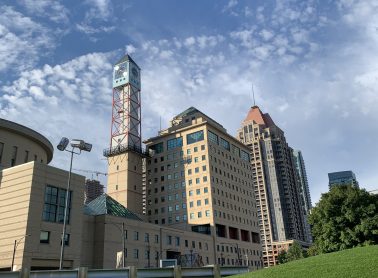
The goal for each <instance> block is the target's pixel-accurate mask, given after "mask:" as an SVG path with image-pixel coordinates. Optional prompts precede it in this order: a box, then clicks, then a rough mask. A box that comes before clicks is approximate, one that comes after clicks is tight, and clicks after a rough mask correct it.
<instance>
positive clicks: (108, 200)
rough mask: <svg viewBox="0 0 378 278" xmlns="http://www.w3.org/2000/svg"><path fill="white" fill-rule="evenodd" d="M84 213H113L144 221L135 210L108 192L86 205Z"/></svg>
mask: <svg viewBox="0 0 378 278" xmlns="http://www.w3.org/2000/svg"><path fill="white" fill-rule="evenodd" d="M84 213H85V214H87V215H104V214H107V215H113V216H118V217H123V218H128V219H133V220H139V221H142V219H140V218H139V217H138V216H137V215H136V214H135V213H134V212H132V211H131V210H128V209H127V208H125V207H124V206H123V205H121V204H120V203H118V202H117V201H116V200H114V199H113V198H112V197H110V196H109V195H107V194H106V193H104V194H102V195H100V196H98V197H97V198H96V199H94V200H93V201H91V202H90V203H88V204H86V205H85V206H84Z"/></svg>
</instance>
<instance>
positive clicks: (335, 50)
mask: <svg viewBox="0 0 378 278" xmlns="http://www.w3.org/2000/svg"><path fill="white" fill-rule="evenodd" d="M126 52H128V53H130V54H131V55H132V57H133V59H134V60H135V61H136V62H137V63H138V64H139V66H140V67H141V68H142V107H143V108H142V117H143V119H142V129H143V131H142V132H143V137H144V138H147V137H150V136H154V135H156V134H157V130H158V128H159V118H160V117H161V118H162V124H163V127H166V126H167V124H168V121H169V119H171V118H172V117H173V116H174V115H176V114H178V113H180V112H181V111H183V110H184V109H186V108H188V107H189V106H195V107H197V108H198V109H200V110H202V111H203V112H204V113H206V114H207V115H209V116H211V117H213V118H214V119H215V120H216V121H218V122H220V123H221V124H223V125H224V127H225V128H227V130H228V132H229V133H231V134H233V135H235V134H236V130H237V129H238V128H239V126H240V123H241V121H242V120H243V119H244V117H245V116H246V114H247V112H248V109H249V108H250V106H251V105H252V104H253V101H252V99H251V84H252V83H253V84H254V89H255V94H256V102H257V104H258V105H259V106H260V108H261V109H262V111H264V112H268V113H269V114H270V115H271V116H272V118H273V120H274V121H275V122H276V124H277V125H278V126H280V127H281V128H282V129H283V130H284V131H285V134H286V138H287V140H288V142H289V144H290V145H291V146H292V147H293V148H296V149H300V150H302V153H303V156H304V159H305V162H306V167H307V172H308V177H309V182H310V191H311V194H312V199H313V201H314V202H316V201H318V199H319V197H320V194H321V193H322V192H326V191H327V189H328V186H327V182H328V178H327V173H328V172H332V171H338V170H353V171H354V172H355V173H356V175H357V178H358V180H359V182H360V185H361V186H362V187H365V188H367V189H368V190H372V189H376V188H378V171H377V169H378V148H377V147H376V142H375V141H376V140H375V139H376V138H377V137H378V109H377V107H378V66H377V65H378V3H377V2H376V1H372V0H371V1H367V0H365V1H364V0H361V1H357V0H338V1H337V0H334V1H295V0H277V1H238V0H231V1H210V0H208V1H121V0H118V1H110V0H92V1H90V0H87V1H52V0H41V1H31V0H15V1H3V2H2V5H1V7H0V61H2V63H1V64H0V117H2V118H5V119H8V120H13V121H16V122H18V123H20V124H23V125H26V126H29V127H31V128H34V129H36V130H37V131H39V132H41V133H42V134H44V135H45V136H46V137H48V138H49V139H50V140H51V141H52V142H53V143H54V144H55V143H57V142H58V141H59V139H60V137H61V136H67V137H70V138H76V137H79V138H83V139H86V140H87V141H89V142H93V144H94V148H93V151H92V152H91V153H90V154H83V155H81V156H80V157H78V158H77V159H76V160H75V162H74V163H75V165H74V167H75V168H81V169H93V170H97V171H102V172H106V170H107V164H106V161H105V160H104V159H103V157H102V150H103V149H104V148H106V147H108V145H109V133H110V132H109V131H110V119H111V93H112V90H111V77H112V64H113V63H114V62H116V61H117V60H118V59H119V58H120V57H121V56H122V55H123V54H125V53H126ZM52 165H55V166H58V167H62V168H67V167H68V156H67V155H66V154H63V153H59V152H58V151H56V152H55V156H54V160H53V163H52Z"/></svg>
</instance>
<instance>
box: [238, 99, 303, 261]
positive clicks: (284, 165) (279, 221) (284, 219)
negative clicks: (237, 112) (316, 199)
mask: <svg viewBox="0 0 378 278" xmlns="http://www.w3.org/2000/svg"><path fill="white" fill-rule="evenodd" d="M238 138H239V140H240V141H241V142H243V143H244V144H246V145H247V146H248V147H249V151H250V154H251V166H252V173H253V186H254V187H255V194H256V198H257V199H256V200H257V206H258V213H259V223H260V234H261V244H262V247H263V260H264V266H265V267H268V266H272V265H275V264H277V255H278V253H279V248H282V249H286V248H287V246H289V244H291V242H292V241H291V240H298V241H299V242H306V241H308V236H307V234H306V233H307V230H306V226H305V223H304V221H305V214H304V211H303V209H302V205H301V203H300V199H301V197H300V192H299V191H300V184H299V177H298V176H297V172H296V169H295V163H294V158H293V150H292V149H291V148H290V147H289V145H288V144H287V142H286V139H285V136H284V132H283V131H282V130H281V129H280V128H279V127H278V126H277V125H276V124H275V123H274V122H273V120H272V119H271V117H270V116H269V114H264V113H262V112H261V110H260V108H259V107H258V106H253V107H251V109H250V110H249V112H248V114H247V117H246V118H245V120H244V121H243V122H242V125H241V128H240V129H239V130H238ZM305 245H306V244H305ZM285 246H286V247H285Z"/></svg>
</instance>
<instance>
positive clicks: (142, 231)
mask: <svg viewBox="0 0 378 278" xmlns="http://www.w3.org/2000/svg"><path fill="white" fill-rule="evenodd" d="M6 123H7V125H8V126H9V125H11V126H13V127H14V129H15V130H16V131H14V132H13V133H10V134H7V136H5V137H1V138H0V139H1V140H0V143H2V144H3V145H2V146H3V149H2V150H3V154H4V153H6V152H8V153H9V150H11V151H12V148H13V146H17V149H18V150H29V151H30V153H32V154H33V155H34V153H36V154H37V156H38V157H41V158H42V161H41V160H40V159H38V160H37V161H34V160H32V161H29V162H26V163H23V160H21V159H20V160H19V159H18V156H16V163H14V164H12V163H11V162H7V164H6V166H7V167H4V169H2V170H0V271H2V270H10V269H11V264H12V258H13V251H14V247H16V249H15V252H14V269H20V268H21V267H27V268H29V269H32V270H36V269H57V268H58V267H59V257H60V244H61V234H62V228H63V224H62V222H63V211H64V201H65V192H66V185H67V179H68V172H67V171H64V170H61V169H58V168H55V167H51V166H49V165H47V164H46V162H49V161H50V160H51V159H52V150H53V149H52V145H51V143H50V142H49V141H48V140H47V139H46V138H45V137H43V136H42V135H40V134H39V133H36V132H35V131H33V130H31V129H28V128H26V127H23V126H22V131H23V133H24V135H23V136H22V134H21V135H20V132H19V131H20V130H19V129H18V127H19V126H20V125H18V124H16V123H12V122H9V121H6ZM7 130H9V129H7ZM2 134H3V133H2ZM30 134H33V135H34V138H31V137H30ZM12 136H15V138H16V139H17V140H16V139H13V138H12ZM16 142H20V143H17V144H16ZM35 146H37V147H36V150H35V149H34V147H35ZM38 150H39V152H38ZM43 150H44V152H45V153H44V152H43ZM5 157H8V156H5ZM7 159H8V158H7ZM10 159H12V157H10ZM18 161H19V162H18ZM3 163H4V164H3V165H5V160H3ZM12 165H13V166H12ZM84 191H85V178H84V177H83V176H81V175H77V174H73V175H72V180H71V190H70V202H69V215H68V224H67V236H66V238H65V244H66V245H65V252H64V263H63V266H64V268H77V267H79V266H86V267H89V268H100V269H101V268H108V269H109V268H115V267H122V261H123V260H122V254H123V251H124V254H125V266H136V267H156V266H158V265H159V263H160V260H161V259H168V258H170V259H172V258H174V259H176V260H177V262H178V264H179V265H181V266H186V267H190V266H193V267H195V266H204V265H207V264H213V263H214V262H215V261H216V257H219V256H223V258H224V263H225V264H232V260H234V261H233V262H234V264H235V258H236V257H237V256H236V254H237V252H236V250H235V248H233V249H232V250H231V247H232V246H234V245H235V243H238V242H239V241H236V240H228V239H225V240H224V241H223V242H224V243H225V244H221V242H219V241H218V240H217V241H216V243H217V244H214V243H215V241H214V240H215V238H214V236H213V235H208V234H202V233H197V232H193V231H190V230H185V229H177V228H175V227H173V226H172V227H170V226H169V225H156V224H154V223H148V222H146V221H144V220H143V217H141V216H140V215H138V214H137V213H134V212H132V211H131V210H129V209H128V208H126V207H124V206H122V205H121V204H120V203H118V202H117V201H116V200H114V199H113V198H111V197H110V196H108V195H106V194H102V195H100V196H99V197H97V198H96V199H94V200H93V201H92V202H90V203H88V204H86V205H85V204H84ZM123 231H124V232H123ZM123 239H125V240H124V241H123ZM123 242H124V244H123ZM235 246H236V245H235ZM256 246H258V244H253V243H251V242H241V243H240V244H239V245H238V247H239V248H238V250H239V254H240V257H241V259H243V264H244V265H247V264H248V262H249V263H250V266H251V268H252V269H257V268H258V264H257V263H254V261H257V260H259V259H260V258H259V257H258V255H257V253H256V252H259V251H258V250H257V249H256V248H255V247H256ZM217 248H219V250H220V251H219V252H222V251H221V250H222V249H224V250H225V251H224V253H222V255H220V254H219V252H218V251H216V250H217ZM226 250H227V251H229V252H227V251H226ZM254 253H256V256H255V257H256V258H255V257H254V256H253V254H254ZM251 254H252V255H251ZM247 261H248V262H247ZM252 264H253V266H252Z"/></svg>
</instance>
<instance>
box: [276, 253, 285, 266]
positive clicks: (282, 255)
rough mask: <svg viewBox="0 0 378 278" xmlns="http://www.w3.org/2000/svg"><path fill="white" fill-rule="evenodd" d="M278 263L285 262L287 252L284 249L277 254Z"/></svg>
mask: <svg viewBox="0 0 378 278" xmlns="http://www.w3.org/2000/svg"><path fill="white" fill-rule="evenodd" d="M277 260H278V264H284V263H287V252H286V250H281V251H280V253H279V254H278V256H277Z"/></svg>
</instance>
